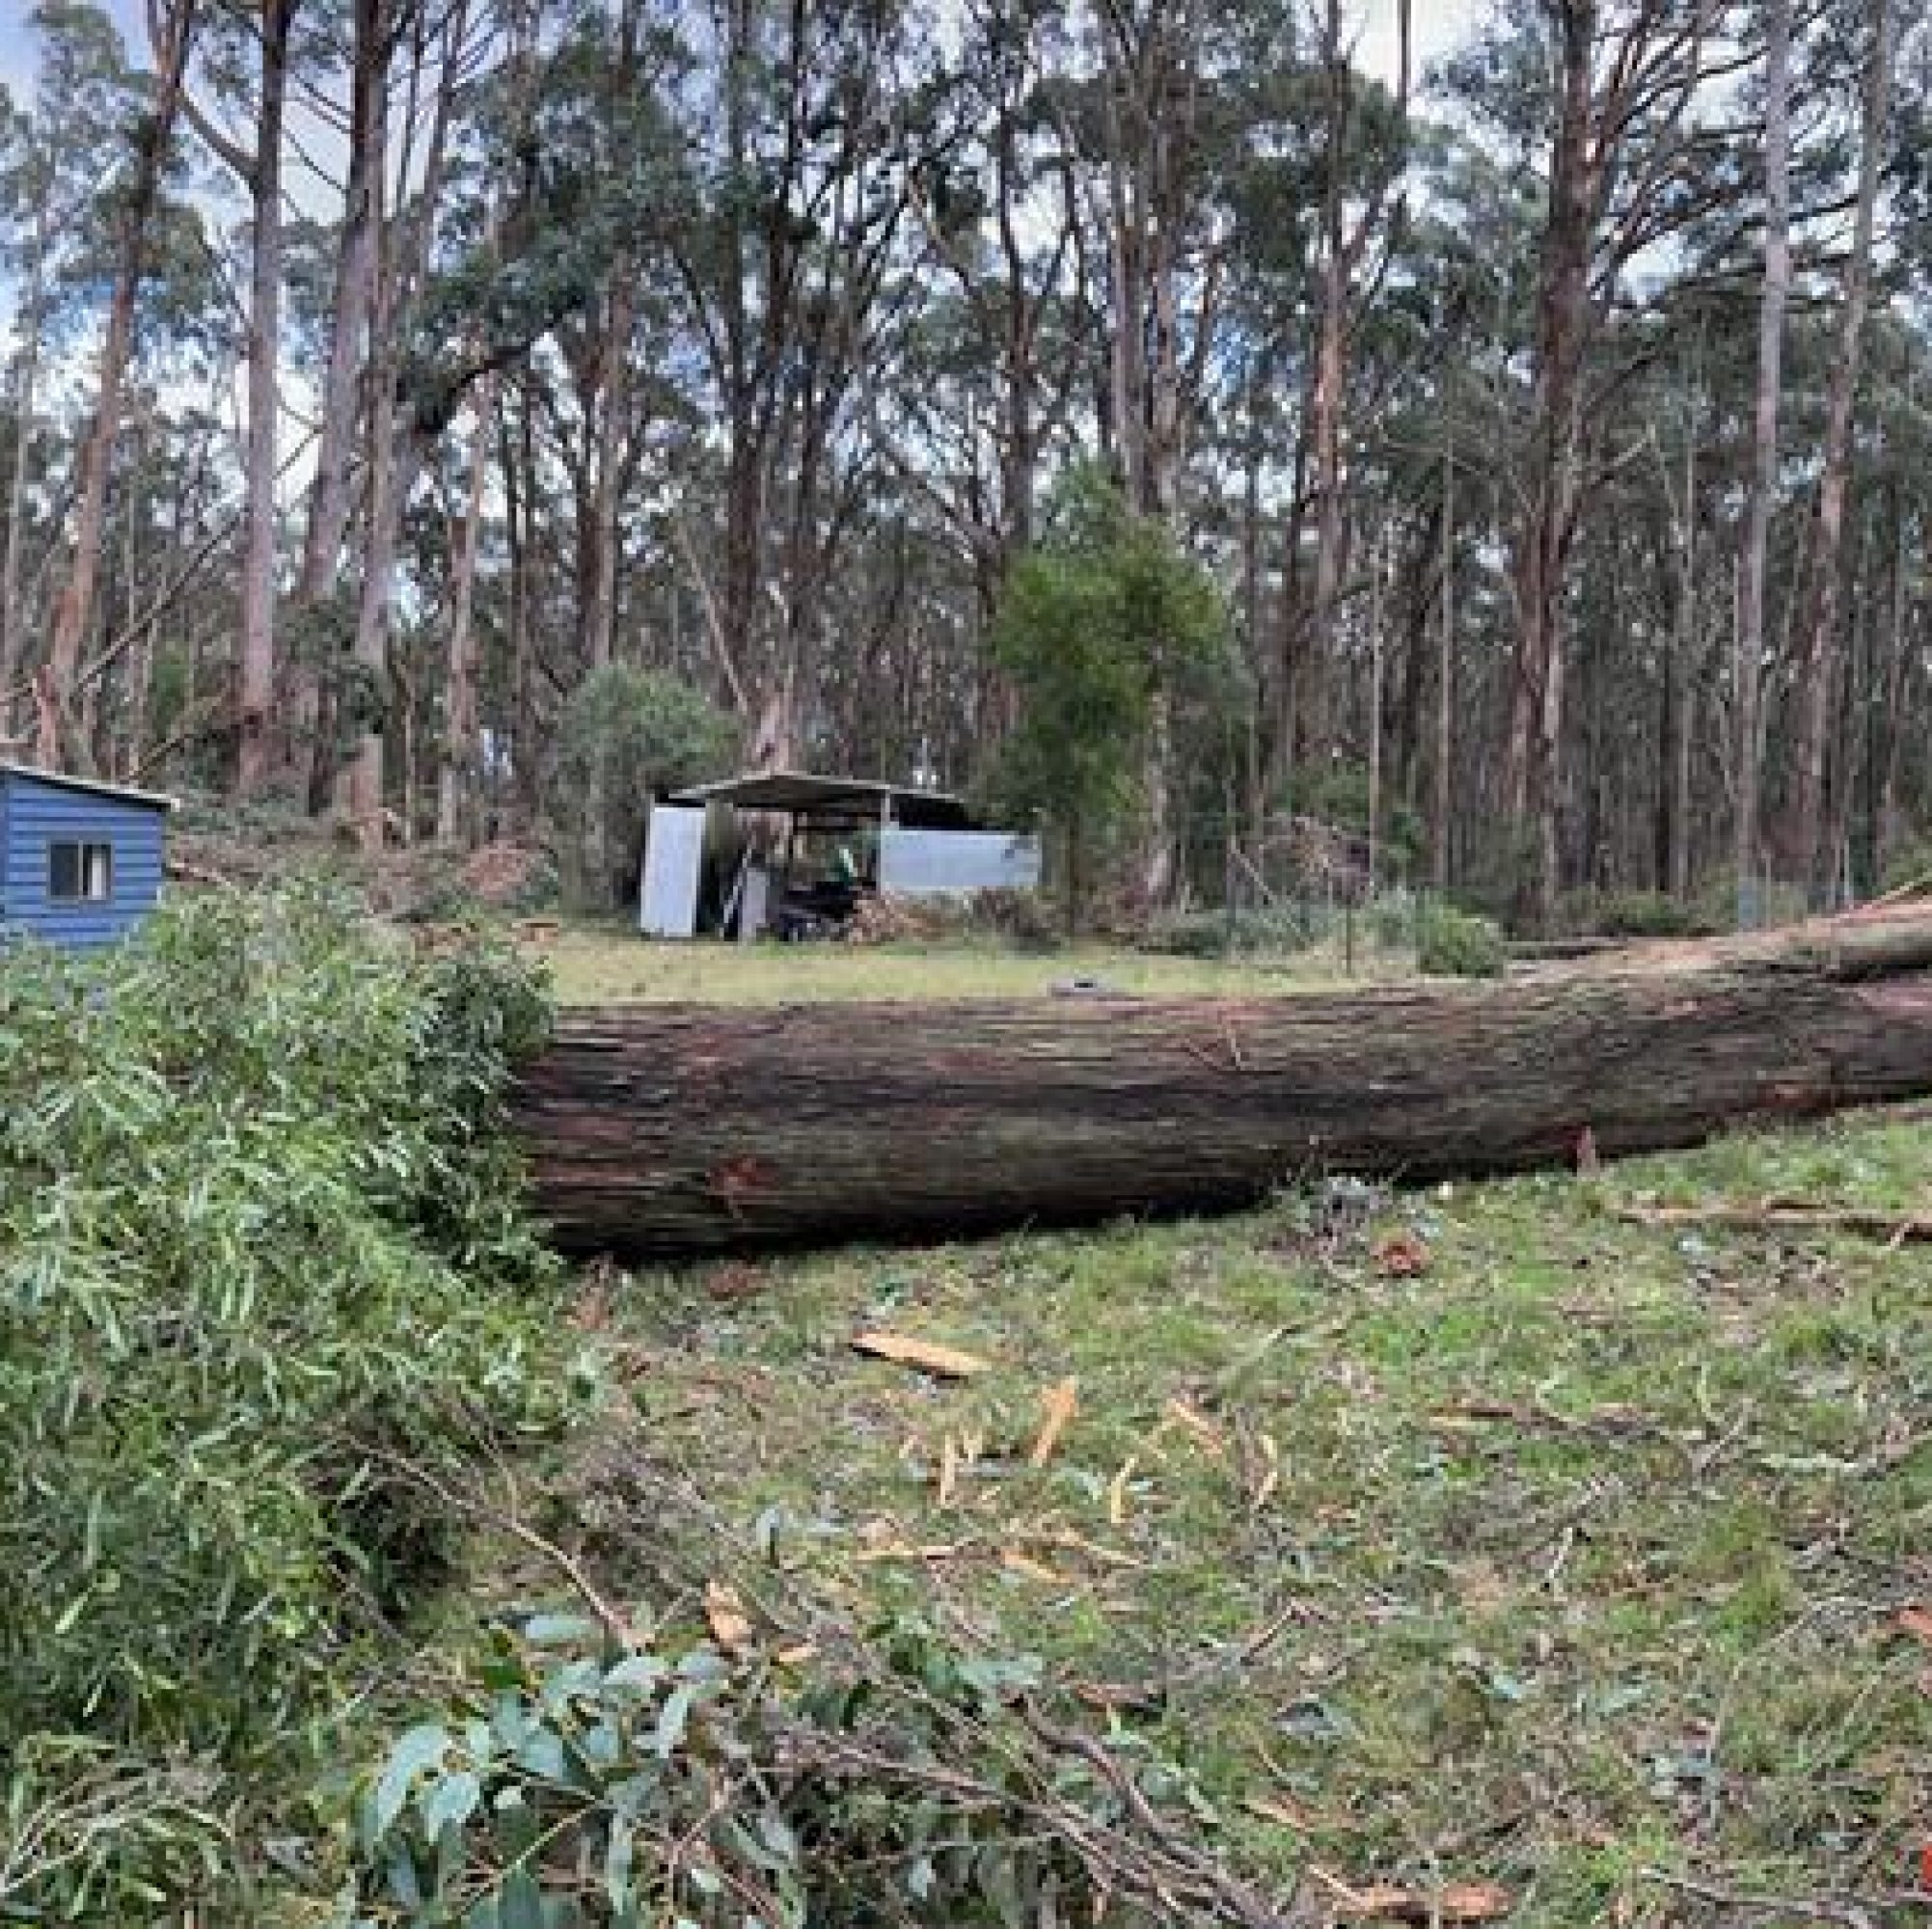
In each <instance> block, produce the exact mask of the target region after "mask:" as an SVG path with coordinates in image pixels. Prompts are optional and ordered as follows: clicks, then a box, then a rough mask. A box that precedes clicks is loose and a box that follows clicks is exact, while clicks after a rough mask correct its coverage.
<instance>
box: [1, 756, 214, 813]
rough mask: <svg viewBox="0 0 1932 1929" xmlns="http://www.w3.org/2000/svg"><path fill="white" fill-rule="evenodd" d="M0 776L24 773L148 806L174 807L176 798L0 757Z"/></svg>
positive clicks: (38, 780)
mask: <svg viewBox="0 0 1932 1929" xmlns="http://www.w3.org/2000/svg"><path fill="white" fill-rule="evenodd" d="M0 777H26V778H29V779H31V781H33V782H35V783H43V784H53V785H55V786H56V787H57V788H59V789H61V790H78V791H85V792H87V793H88V794H89V795H91V796H94V797H106V798H113V799H115V800H116V801H119V802H122V803H140V804H146V805H147V806H148V807H149V808H150V810H174V809H176V808H177V804H178V800H177V799H175V798H172V797H169V796H168V795H167V794H166V793H165V792H163V791H158V790H136V789H135V788H134V787H133V786H132V785H131V784H117V783H106V782H103V781H102V780H101V779H100V778H98V777H76V776H69V775H68V774H67V773H66V772H65V771H43V770H40V769H37V768H36V767H35V766H34V765H32V764H21V763H14V762H13V761H11V760H9V759H7V758H0Z"/></svg>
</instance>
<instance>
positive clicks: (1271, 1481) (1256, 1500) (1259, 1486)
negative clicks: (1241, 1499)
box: [1248, 1433, 1281, 1513]
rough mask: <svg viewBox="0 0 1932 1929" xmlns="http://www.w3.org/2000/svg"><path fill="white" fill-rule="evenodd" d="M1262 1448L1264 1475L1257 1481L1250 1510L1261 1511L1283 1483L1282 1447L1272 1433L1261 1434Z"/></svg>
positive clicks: (1249, 1505)
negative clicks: (1278, 1445)
mask: <svg viewBox="0 0 1932 1929" xmlns="http://www.w3.org/2000/svg"><path fill="white" fill-rule="evenodd" d="M1260 1445H1261V1450H1262V1463H1263V1469H1262V1477H1261V1479H1260V1480H1259V1481H1256V1483H1255V1491H1254V1495H1253V1498H1252V1499H1251V1500H1250V1501H1249V1503H1248V1507H1249V1510H1250V1511H1251V1512H1254V1513H1260V1512H1261V1510H1262V1508H1265V1507H1266V1506H1267V1504H1268V1502H1269V1501H1271V1500H1273V1498H1274V1490H1275V1489H1276V1488H1277V1487H1278V1486H1280V1485H1281V1449H1280V1448H1279V1447H1277V1446H1276V1445H1275V1442H1274V1435H1273V1434H1272V1433H1264V1434H1262V1435H1261V1436H1260Z"/></svg>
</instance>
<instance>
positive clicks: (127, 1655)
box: [0, 890, 569, 1920]
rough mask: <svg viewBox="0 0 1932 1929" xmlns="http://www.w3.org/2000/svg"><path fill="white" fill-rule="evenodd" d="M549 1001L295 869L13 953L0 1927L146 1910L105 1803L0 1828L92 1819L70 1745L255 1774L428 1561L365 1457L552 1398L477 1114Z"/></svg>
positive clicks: (532, 1250) (329, 1693)
mask: <svg viewBox="0 0 1932 1929" xmlns="http://www.w3.org/2000/svg"><path fill="white" fill-rule="evenodd" d="M543 1023H544V1004H543V1000H542V998H541V996H540V995H539V992H538V988H537V986H536V984H535V983H533V982H532V980H531V977H530V975H529V973H528V971H527V969H526V968H525V967H523V966H520V965H519V964H517V963H516V962H515V961H514V960H513V959H511V958H510V957H509V956H508V955H507V954H505V953H503V952H499V951H493V950H490V949H487V948H482V947H478V946H471V945H464V946H462V947H460V948H457V949H454V950H451V951H449V952H447V953H445V954H444V955H440V956H435V957H427V956H421V955H418V954H417V953H416V952H415V951H413V950H412V949H411V948H410V947H409V946H407V945H406V944H405V943H403V942H402V941H400V940H399V939H397V938H395V937H393V936H385V935H383V934H382V933H380V932H379V931H378V930H377V929H376V928H375V927H373V926H371V925H369V924H368V923H367V922H366V921H363V920H360V919H358V918H357V917H356V916H355V915H354V914H353V913H352V911H351V910H349V909H348V907H347V905H346V904H345V903H344V901H343V900H341V899H340V898H339V897H336V896H333V895H329V894H325V893H322V892H320V891H317V890H303V891H296V892H291V893H288V894H284V895H271V896H260V897H250V896H244V895H240V894H232V893H217V894H207V895H203V896H200V897H197V898H195V899H192V900H190V901H187V902H185V903H183V904H181V905H180V906H178V907H176V908H172V909H170V910H168V911H166V912H165V913H164V914H163V915H161V916H160V917H158V918H156V919H155V920H154V921H153V922H152V923H151V924H150V927H149V929H148V932H147V934H146V936H145V937H143V938H142V939H141V940H140V941H139V942H136V943H133V944H131V945H129V946H127V947H125V948H123V949H121V950H118V951H116V952H115V953H113V954H112V955H110V956H108V957H106V958H104V959H102V960H97V961H86V960H80V959H76V958H74V957H71V956H66V955H58V954H55V953H52V952H48V951H44V950H40V949H23V950H20V951H16V952H12V953H10V954H9V955H8V957H7V960H6V962H5V968H4V971H0V1563H4V1567H5V1572H6V1574H7V1577H8V1578H7V1585H6V1586H5V1588H4V1589H0V1732H5V1733H7V1734H9V1735H10V1736H11V1737H13V1738H15V1740H16V1741H17V1740H19V1739H20V1738H27V1737H38V1738H39V1740H38V1742H37V1743H36V1744H35V1746H34V1748H32V1749H28V1748H25V1747H22V1748H21V1749H20V1750H19V1751H18V1752H16V1753H15V1754H14V1757H13V1758H12V1761H11V1763H10V1765H9V1766H8V1767H5V1768H0V1866H13V1867H14V1877H13V1880H14V1885H15V1892H14V1894H10V1895H7V1896H6V1897H5V1898H4V1899H0V1914H8V1913H10V1911H11V1910H12V1909H14V1908H15V1907H26V1908H28V1909H30V1911H31V1910H32V1909H35V1908H41V1909H43V1910H45V1911H47V1912H48V1913H57V1912H58V1911H59V1910H66V1911H68V1912H70V1913H72V1914H75V1915H81V1914H86V1915H88V1919H91V1920H133V1919H147V1918H146V1916H145V1915H143V1913H142V1911H141V1910H140V1909H139V1908H136V1907H135V1906H134V1905H133V1903H132V1902H131V1901H130V1900H129V1898H130V1897H138V1896H140V1895H141V1894H143V1893H146V1892H147V1890H148V1888H151V1887H152V1886H153V1884H154V1880H155V1877H154V1873H153V1870H154V1863H153V1860H152V1858H151V1857H150V1855H149V1854H148V1852H147V1850H146V1849H145V1848H144V1847H143V1843H144V1841H145V1840H146V1838H145V1837H144V1836H142V1835H141V1834H140V1833H139V1831H137V1830H135V1829H133V1827H132V1825H131V1823H127V1822H126V1821H125V1816H126V1815H130V1814H132V1813H134V1812H135V1810H134V1809H133V1808H129V1809H127V1810H125V1811H121V1810H117V1811H116V1813H117V1814H119V1815H122V1821H121V1822H117V1823H115V1824H114V1825H111V1826H104V1827H101V1826H85V1827H83V1826H81V1825H78V1824H77V1825H76V1826H77V1827H78V1828H79V1829H80V1835H79V1840H80V1843H81V1846H80V1847H79V1848H78V1849H77V1850H76V1852H75V1853H74V1855H73V1856H72V1857H71V1858H70V1859H68V1860H66V1861H60V1864H59V1867H58V1868H57V1869H56V1868H53V1867H50V1866H45V1865H42V1864H37V1863H36V1862H35V1861H33V1859H32V1858H31V1857H29V1858H28V1859H27V1860H26V1861H24V1863H19V1864H18V1865H16V1861H17V1859H16V1857H15V1854H14V1852H15V1851H16V1850H18V1849H19V1847H20V1842H19V1837H18V1832H19V1831H20V1830H21V1828H22V1827H23V1826H24V1825H23V1824H22V1823H21V1822H20V1820H19V1817H20V1815H21V1814H22V1813H38V1812H41V1810H43V1809H44V1810H47V1811H48V1812H65V1810H64V1809H63V1804H67V1805H68V1806H69V1807H71V1806H72V1805H74V1804H79V1807H77V1808H76V1809H75V1812H76V1813H80V1814H85V1812H86V1803H85V1800H84V1795H85V1789H86V1788H87V1786H89V1785H91V1782H92V1781H93V1780H97V1779H98V1778H99V1777H100V1776H101V1775H102V1774H103V1773H105V1772H107V1771H105V1770H103V1767H102V1764H101V1761H100V1760H99V1759H98V1758H96V1757H95V1755H93V1754H91V1753H87V1752H83V1753H82V1754H79V1755H76V1754H75V1753H73V1752H72V1751H71V1750H66V1751H65V1752H64V1747H65V1745H64V1744H63V1741H62V1737H64V1736H77V1735H82V1734H84V1735H85V1736H86V1737H88V1748H89V1749H90V1750H107V1751H111V1752H114V1762H115V1764H116V1765H115V1766H114V1767H113V1769H112V1776H113V1777H119V1778H122V1779H123V1780H125V1779H129V1778H131V1779H133V1780H140V1779H141V1778H140V1776H139V1774H138V1765H139V1764H141V1763H143V1762H146V1763H148V1764H149V1765H150V1769H151V1773H150V1776H149V1777H148V1778H147V1780H148V1782H149V1785H150V1786H151V1787H153V1788H156V1789H164V1788H166V1787H168V1786H170V1785H172V1782H173V1780H174V1779H176V1778H177V1777H178V1776H179V1774H181V1773H182V1772H183V1767H184V1764H185V1765H187V1766H188V1767H189V1768H192V1769H193V1771H194V1774H193V1776H192V1777H191V1780H195V1783H196V1785H197V1786H200V1785H202V1782H203V1781H204V1780H209V1779H210V1778H211V1779H212V1780H211V1784H210V1785H212V1786H215V1787H227V1788H229V1789H230V1790H231V1792H232V1790H233V1789H234V1788H235V1787H237V1786H239V1787H242V1788H246V1787H248V1786H249V1785H250V1784H251V1783H257V1782H259V1781H260V1780H262V1779H263V1778H264V1777H272V1776H273V1775H274V1774H275V1773H276V1772H277V1770H278V1765H280V1764H282V1763H283V1762H284V1761H285V1759H286V1752H287V1751H288V1749H289V1748H290V1747H291V1746H292V1744H293V1738H294V1737H296V1736H297V1735H298V1733H299V1732H300V1731H301V1729H302V1728H303V1726H304V1725H305V1724H308V1723H311V1722H312V1721H314V1720H315V1719H317V1718H319V1717H321V1716H324V1715H326V1713H327V1711H328V1710H329V1708H330V1707H331V1705H332V1704H333V1702H334V1700H335V1699H336V1698H337V1695H338V1693H339V1690H340V1679H341V1676H340V1669H341V1664H342V1662H343V1658H344V1656H345V1654H347V1653H348V1652H349V1651H350V1650H351V1649H352V1648H354V1646H355V1645H356V1644H357V1643H358V1642H359V1641H360V1640H361V1639H362V1638H363V1637H364V1636H365V1634H366V1633H367V1631H368V1630H370V1629H372V1628H377V1627H381V1626H383V1625H385V1624H386V1623H387V1622H388V1621H389V1620H390V1619H391V1618H392V1617H394V1616H395V1614H396V1613H397V1612H398V1611H399V1610H400V1609H402V1608H403V1607H406V1605H407V1602H408V1599H409V1595H410V1588H411V1583H412V1580H413V1579H414V1578H416V1577H417V1576H418V1575H419V1574H420V1573H422V1570H423V1569H424V1568H425V1567H430V1568H433V1566H434V1562H435V1559H436V1550H437V1547H438V1545H439V1535H440V1532H441V1527H440V1523H438V1522H437V1521H436V1519H435V1518H434V1516H433V1514H432V1513H431V1512H430V1510H428V1509H426V1508H422V1506H420V1505H419V1504H418V1503H417V1502H416V1501H415V1499H414V1498H413V1496H412V1490H411V1489H410V1488H409V1487H408V1486H407V1484H399V1483H398V1482H397V1481H395V1479H394V1478H392V1476H393V1470H394V1469H395V1467H396V1466H397V1465H398V1464H402V1463H409V1462H421V1463H433V1464H442V1465H444V1466H446V1467H448V1466H449V1465H450V1464H451V1463H452V1462H454V1461H456V1460H457V1459H459V1458H460V1456H461V1455H462V1454H464V1453H465V1452H466V1451H467V1452H475V1451H476V1445H477V1443H479V1442H481V1441H483V1440H486V1439H488V1438H489V1437H490V1436H491V1435H493V1434H494V1435H501V1434H503V1432H504V1431H505V1430H508V1429H518V1428H530V1427H536V1426H544V1425H547V1424H549V1423H551V1422H552V1421H553V1420H554V1419H556V1418H557V1417H558V1415H559V1413H560V1411H561V1409H562V1407H563V1404H564V1402H565V1401H566V1399H568V1394H567V1392H566V1391H565V1389H567V1387H568V1385H569V1374H568V1373H567V1372H563V1371H561V1370H560V1361H559V1347H558V1343H557V1342H556V1340H555V1339H554V1338H553V1337H552V1333H553V1331H554V1328H555V1325H556V1322H555V1320H554V1318H553V1317H552V1314H551V1312H550V1311H549V1309H548V1307H547V1305H546V1301H547V1299H548V1297H549V1294H550V1290H551V1287H552V1283H553V1273H552V1263H551V1262H550V1261H549V1260H548V1259H547V1258H546V1256H545V1255H544V1254H543V1252H542V1251H541V1250H540V1248H539V1247H538V1246H537V1245H536V1244H535V1243H534V1242H533V1239H532V1237H531V1234H530V1232H529V1231H528V1230H527V1229H526V1227H525V1225H524V1223H523V1221H522V1219H521V1217H520V1215H519V1211H518V1205H517V1201H518V1198H519V1186H518V1183H517V1177H518V1176H517V1173H516V1170H515V1168H514V1164H513V1162H512V1158H511V1155H510V1154H509V1152H508V1150H507V1149H506V1142H505V1139H504V1137H503V1134H502V1132H501V1131H500V1129H499V1127H500V1123H501V1117H502V1108H503V1100H504V1090H505V1082H506V1073H507V1070H508V1067H509V1064H510V1061H511V1060H512V1058H513V1057H514V1056H515V1055H516V1054H517V1053H519V1052H520V1051H521V1050H523V1049H525V1048H527V1047H529V1046H531V1045H532V1044H533V1043H534V1042H535V1040H536V1039H537V1038H538V1037H539V1036H540V1034H541V1027H542V1025H543ZM30 1755H31V1756H32V1758H33V1765H32V1766H29V1765H28V1763H29V1756H30ZM63 1761H66V1762H67V1764H68V1770H70V1771H71V1775H70V1777H69V1779H68V1781H65V1782H64V1781H63V1780H62V1776H63V1774H64V1773H67V1771H66V1770H63V1769H62V1767H61V1764H62V1762H63ZM130 1764H133V1765H134V1766H133V1767H130V1766H129V1765H130ZM10 1776H11V1777H12V1778H13V1780H12V1781H11V1784H10V1783H9V1782H8V1780H7V1779H8V1778H9V1777H10ZM225 1778H228V1780H225ZM23 1790H24V1791H26V1792H24V1793H23ZM216 1807H218V1803H217V1802H216V1799H215V1798H214V1797H212V1796H209V1797H207V1798H206V1799H204V1801H202V1802H201V1803H200V1804H199V1805H198V1806H197V1809H196V1812H198V1813H200V1814H202V1815H203V1817H204V1819H205V1820H207V1822H208V1826H209V1827H210V1828H213V1827H214V1819H213V1818H214V1816H215V1811H216ZM144 1812H145V1811H144ZM167 1812H168V1814H170V1815H173V1816H175V1818H176V1821H178V1813H177V1810H176V1809H174V1808H171V1809H169V1810H168V1811H167ZM10 1816H11V1817H12V1820H11V1821H10V1819H9V1817H10ZM176 1834H178V1831H177V1830H176V1829H175V1828H174V1825H173V1824H171V1825H170V1831H169V1839H170V1840H173V1839H174V1838H175V1835H176ZM56 1860H57V1861H58V1860H59V1859H56ZM163 1860H164V1861H165V1860H166V1859H165V1858H164V1859H163ZM169 1865H170V1866H172V1863H170V1864H169ZM37 1867H40V1868H41V1875H40V1876H38V1877H37V1875H36V1873H35V1871H36V1868H37ZM23 1869H24V1872H22V1871H23ZM144 1871H145V1872H144ZM113 1884H121V1885H122V1888H120V1889H113V1890H112V1891H111V1892H110V1891H109V1890H107V1889H104V1888H103V1885H113ZM144 1885H145V1886H146V1887H144ZM115 1895H119V1896H120V1900H119V1902H117V1901H116V1900H115V1899H114V1896H115Z"/></svg>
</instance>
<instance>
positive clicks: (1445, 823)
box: [1430, 403, 1456, 891]
mask: <svg viewBox="0 0 1932 1929" xmlns="http://www.w3.org/2000/svg"><path fill="white" fill-rule="evenodd" d="M1455 682H1456V417H1455V414H1454V412H1453V403H1452V408H1451V409H1450V410H1448V411H1445V414H1444V419H1443V431H1442V645H1441V650H1440V652H1439V661H1438V665H1437V669H1436V683H1435V825H1434V839H1433V845H1434V849H1433V858H1432V862H1431V865H1430V869H1431V871H1432V873H1433V875H1434V878H1435V887H1436V889H1437V890H1438V891H1447V890H1448V889H1449V869H1450V849H1451V847H1450V814H1451V811H1452V809H1453V808H1454V799H1455V783H1456V766H1455V762H1454V751H1455V748H1456V742H1455V708H1454V703H1455Z"/></svg>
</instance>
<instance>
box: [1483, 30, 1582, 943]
mask: <svg viewBox="0 0 1932 1929" xmlns="http://www.w3.org/2000/svg"><path fill="white" fill-rule="evenodd" d="M1597 20H1598V4H1597V0H1572V4H1570V5H1567V6H1565V8H1564V9H1563V10H1562V28H1563V34H1562V41H1563V45H1562V89H1561V96H1560V101H1559V107H1558V115H1557V127H1556V136H1555V146H1554V150H1553V154H1552V160H1551V167H1550V200H1549V216H1548V224H1547V227H1546V229H1545V231H1544V236H1543V259H1542V272H1541V278H1540V288H1539V291H1538V295H1537V360H1536V379H1535V385H1534V391H1533V394H1532V397H1531V446H1530V456H1529V503H1528V504H1527V507H1526V509H1525V512H1524V515H1523V519H1522V523H1521V526H1520V528H1519V529H1518V530H1517V533H1516V538H1515V552H1516V553H1515V558H1514V566H1513V572H1512V573H1513V585H1514V590H1515V602H1516V649H1515V662H1514V666H1513V687H1512V693H1511V700H1510V739H1509V747H1508V758H1507V762H1508V793H1509V811H1510V819H1511V822H1512V827H1513V829H1514V834H1515V837H1516V840H1517V852H1516V859H1517V863H1518V865H1519V866H1520V868H1519V870H1518V873H1517V888H1516V896H1515V906H1514V910H1515V913H1516V917H1517V920H1518V922H1519V923H1522V924H1524V925H1526V926H1531V927H1535V928H1542V927H1545V926H1547V924H1548V923H1549V920H1550V918H1551V916H1552V914H1553V913H1554V911H1555V909H1556V899H1557V893H1558V890H1559V889H1560V887H1561V884H1562V864H1561V852H1560V847H1559V829H1560V822H1559V811H1560V808H1561V802H1562V769H1561V758H1562V752H1563V722H1564V668H1565V665H1564V657H1565V647H1564V635H1563V631H1564V608H1563V606H1564V592H1565V584H1566V582H1567V578H1568V561H1569V551H1570V544H1571V540H1572V538H1573V536H1574V533H1575V523H1576V503H1577V495H1578V488H1579V475H1578V471H1579V466H1580V462H1581V456H1582V449H1581V444H1582V436H1583V421H1582V411H1583V363H1584V350H1585V347H1586V344H1587V340H1588V337H1589V331H1590V264H1591V252H1592V231H1593V228H1594V225H1595V220H1596V208H1597V202H1598V190H1599V183H1600V169H1601V166H1602V154H1601V152H1600V149H1599V147H1598V144H1597V143H1596V141H1595V140H1593V138H1592V121H1593V118H1594V117H1593V113H1592V107H1593V95H1592V52H1593V49H1594V45H1595V41H1596V34H1597Z"/></svg>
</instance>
